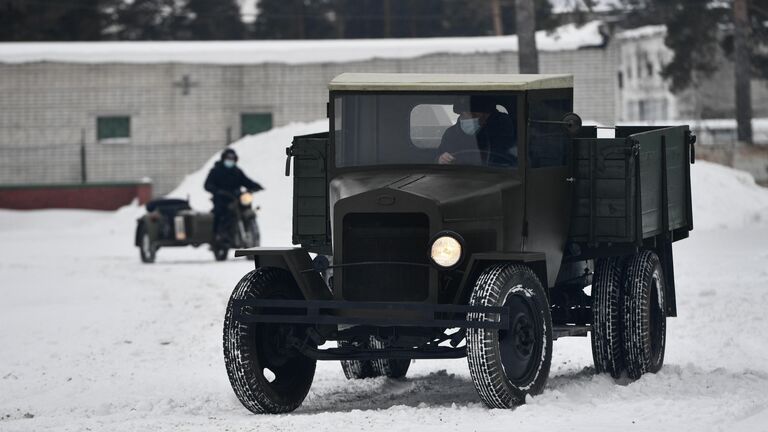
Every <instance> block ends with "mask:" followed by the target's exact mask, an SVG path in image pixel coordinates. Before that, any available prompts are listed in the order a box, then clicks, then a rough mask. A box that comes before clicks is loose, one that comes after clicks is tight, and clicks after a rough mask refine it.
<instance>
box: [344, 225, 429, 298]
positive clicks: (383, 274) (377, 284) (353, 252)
mask: <svg viewBox="0 0 768 432" xmlns="http://www.w3.org/2000/svg"><path fill="white" fill-rule="evenodd" d="M343 225H344V228H343V232H342V236H343V238H342V245H343V248H344V249H343V250H344V252H343V254H344V257H343V258H344V263H345V264H348V263H360V262H369V261H385V262H408V263H418V264H427V246H428V243H429V219H428V218H427V216H426V215H425V214H422V213H350V214H348V215H346V216H345V217H344V222H343ZM340 270H341V271H342V293H343V296H344V298H345V299H346V300H352V301H422V300H424V299H426V298H427V296H428V294H429V268H428V267H424V266H412V265H361V266H351V267H341V268H340Z"/></svg>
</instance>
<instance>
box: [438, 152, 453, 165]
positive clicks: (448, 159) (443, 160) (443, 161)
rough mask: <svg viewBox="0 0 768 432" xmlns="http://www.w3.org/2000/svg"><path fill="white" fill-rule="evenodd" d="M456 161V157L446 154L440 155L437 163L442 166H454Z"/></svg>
mask: <svg viewBox="0 0 768 432" xmlns="http://www.w3.org/2000/svg"><path fill="white" fill-rule="evenodd" d="M455 160H456V157H455V156H453V155H452V154H450V153H448V152H445V153H443V154H441V155H440V157H439V158H437V163H439V164H440V165H449V164H452V163H453V162H454V161H455Z"/></svg>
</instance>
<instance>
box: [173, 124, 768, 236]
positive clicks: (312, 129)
mask: <svg viewBox="0 0 768 432" xmlns="http://www.w3.org/2000/svg"><path fill="white" fill-rule="evenodd" d="M327 127H328V121H327V120H318V121H315V122H311V123H292V124H289V125H287V126H283V127H279V128H275V129H272V130H271V131H269V132H265V133H262V134H259V135H252V136H247V137H245V138H243V139H241V140H239V141H237V142H236V143H234V144H232V146H231V147H232V148H233V149H235V151H237V153H238V155H239V157H240V162H239V164H240V167H241V168H242V169H243V170H244V171H245V172H246V174H248V175H249V176H250V177H251V178H253V179H254V180H256V181H257V182H259V183H260V184H261V185H262V186H264V188H265V191H263V192H260V193H258V194H256V202H257V203H258V204H259V205H260V206H261V212H260V213H259V223H260V226H261V232H262V244H263V245H264V246H287V245H290V244H291V212H292V201H291V198H292V189H293V183H292V179H291V178H290V177H285V175H284V172H283V171H284V168H285V159H286V156H285V148H286V147H288V146H290V145H291V141H292V140H293V137H294V136H296V135H304V134H310V133H316V132H322V131H324V130H327ZM218 159H219V154H218V153H217V154H215V155H213V156H212V157H211V158H210V160H208V162H206V163H205V164H204V165H203V166H202V167H201V168H200V169H199V170H198V171H196V172H194V173H192V174H190V175H188V176H187V177H186V178H185V179H184V180H183V181H182V183H181V185H179V187H178V188H176V190H174V191H173V192H171V193H170V194H169V196H171V197H179V198H184V197H186V196H189V197H190V200H191V204H192V207H193V208H195V209H198V210H208V209H210V208H211V202H210V197H209V195H208V193H207V192H205V191H204V190H203V182H204V181H205V176H206V175H207V173H208V170H210V168H211V167H212V166H213V163H214V162H215V161H217V160H218ZM691 170H692V171H691V172H692V193H693V207H694V209H693V221H694V229H696V230H699V229H705V230H709V229H715V228H738V227H741V226H744V225H748V224H755V223H768V189H766V188H763V187H760V186H758V185H757V184H755V181H754V179H753V178H752V176H751V175H750V174H748V173H746V172H743V171H738V170H734V169H732V168H728V167H725V166H722V165H717V164H713V163H709V162H706V161H697V162H696V163H695V164H694V165H693V166H692V168H691Z"/></svg>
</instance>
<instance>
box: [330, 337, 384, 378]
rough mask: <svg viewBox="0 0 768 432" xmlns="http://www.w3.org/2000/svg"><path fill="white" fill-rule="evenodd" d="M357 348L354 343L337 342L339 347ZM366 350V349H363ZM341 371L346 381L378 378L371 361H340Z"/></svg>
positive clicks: (356, 344)
mask: <svg viewBox="0 0 768 432" xmlns="http://www.w3.org/2000/svg"><path fill="white" fill-rule="evenodd" d="M350 346H359V344H358V343H356V342H344V341H339V347H350ZM364 348H367V347H364ZM341 369H342V370H343V371H344V376H345V377H347V379H365V378H373V377H377V376H379V374H378V373H377V372H376V371H375V370H374V368H373V362H372V361H371V360H342V361H341Z"/></svg>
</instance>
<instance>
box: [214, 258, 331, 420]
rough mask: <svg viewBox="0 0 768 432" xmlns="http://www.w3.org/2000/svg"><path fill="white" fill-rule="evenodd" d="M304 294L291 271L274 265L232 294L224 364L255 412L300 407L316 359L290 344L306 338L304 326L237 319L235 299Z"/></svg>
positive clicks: (259, 271)
mask: <svg viewBox="0 0 768 432" xmlns="http://www.w3.org/2000/svg"><path fill="white" fill-rule="evenodd" d="M300 298H301V295H300V294H299V290H298V287H297V286H296V283H295V281H294V280H293V277H292V276H291V274H290V273H289V272H287V271H285V270H282V269H276V268H258V269H256V270H253V271H251V272H250V273H248V274H246V275H245V276H244V277H243V278H242V279H241V280H240V282H239V283H238V284H237V286H236V287H235V290H234V291H233V292H232V296H231V297H230V300H229V304H228V305H227V312H226V316H225V318H224V363H225V365H226V368H227V375H228V376H229V381H230V383H231V384H232V389H233V390H234V391H235V394H236V395H237V398H238V399H239V400H240V402H241V403H242V404H243V406H245V407H246V408H248V409H249V410H250V411H252V412H254V413H256V414H277V413H285V412H290V411H293V410H295V409H296V408H297V407H299V405H301V403H302V402H303V401H304V398H305V397H306V396H307V393H308V392H309V388H310V386H311V385H312V380H313V378H314V375H315V364H316V361H315V360H313V359H310V358H308V357H306V356H304V355H302V354H301V353H299V352H298V351H297V350H295V349H293V348H292V347H291V345H290V339H291V338H301V337H303V334H304V332H303V330H304V329H303V328H302V326H300V325H294V324H279V323H247V324H246V323H242V322H239V321H235V320H234V307H233V302H234V301H235V300H240V299H300Z"/></svg>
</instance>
